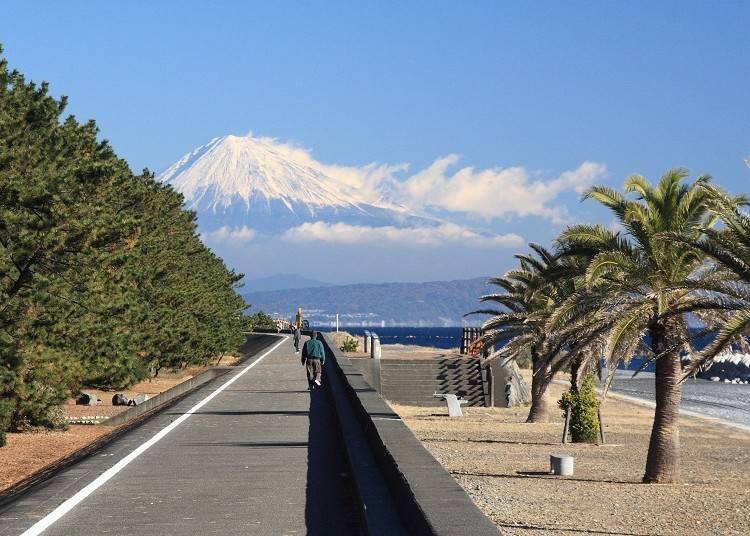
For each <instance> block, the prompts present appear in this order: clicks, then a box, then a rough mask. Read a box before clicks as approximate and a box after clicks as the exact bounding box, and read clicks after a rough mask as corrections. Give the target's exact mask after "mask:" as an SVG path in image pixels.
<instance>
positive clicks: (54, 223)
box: [0, 48, 246, 439]
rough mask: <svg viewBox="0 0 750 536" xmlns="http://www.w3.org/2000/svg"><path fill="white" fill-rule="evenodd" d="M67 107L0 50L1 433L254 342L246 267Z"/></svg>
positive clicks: (54, 418) (46, 421) (50, 422)
mask: <svg viewBox="0 0 750 536" xmlns="http://www.w3.org/2000/svg"><path fill="white" fill-rule="evenodd" d="M65 104H66V99H65V98H64V97H63V98H60V99H55V98H54V97H52V96H50V95H49V90H48V86H47V84H46V83H43V84H39V85H37V84H35V83H33V82H28V81H27V80H26V79H25V77H24V76H23V75H22V74H21V73H19V72H18V71H14V70H10V69H9V67H8V62H7V60H6V59H5V58H4V57H3V56H2V49H1V48H0V147H1V148H2V149H1V150H0V364H1V366H0V401H1V402H0V432H4V431H5V430H8V429H11V430H19V429H24V428H29V427H35V426H43V427H59V426H63V425H64V422H63V420H62V419H61V414H60V412H59V411H58V409H57V408H58V407H59V405H60V404H61V403H62V402H63V401H64V400H65V399H66V398H67V397H69V396H71V395H72V394H75V393H76V392H77V391H78V390H79V389H80V387H81V386H82V385H94V386H99V387H105V388H106V387H112V388H114V387H118V388H119V387H124V386H127V385H129V384H132V383H134V382H137V381H139V380H142V379H144V378H146V377H148V376H149V374H156V373H158V371H159V370H160V369H161V368H162V367H175V366H184V365H187V364H193V363H196V364H197V363H207V362H208V361H209V360H210V359H211V357H214V356H216V355H221V354H225V353H230V352H232V351H234V350H235V349H236V348H237V347H238V345H239V344H240V343H241V341H242V338H243V335H242V328H243V326H244V323H245V320H244V317H243V311H244V309H245V307H246V306H245V303H244V301H243V300H242V298H241V297H240V296H239V295H238V294H237V292H236V290H237V287H238V285H239V281H240V279H241V276H240V275H238V274H236V273H234V272H232V271H231V270H229V269H227V267H226V266H225V265H224V263H223V262H222V260H221V259H219V258H218V257H216V256H215V255H214V254H213V253H212V252H211V251H210V250H209V249H207V248H206V247H205V246H204V245H203V244H202V242H201V241H200V238H199V236H198V233H197V228H196V221H195V215H194V214H193V213H192V212H189V211H186V210H184V208H183V198H182V196H181V195H180V194H178V193H177V192H175V191H174V190H172V189H171V188H170V187H168V186H166V185H164V184H161V183H159V182H157V181H156V180H155V178H154V176H153V175H152V174H151V173H150V172H148V171H147V170H146V171H144V172H142V173H141V174H134V173H133V172H132V171H131V170H130V168H129V167H128V165H127V163H126V162H125V161H123V160H122V159H120V158H118V157H117V155H116V154H115V153H114V151H113V150H112V148H111V146H110V145H109V143H107V142H106V141H100V140H98V139H97V137H98V134H99V132H98V129H97V127H96V125H95V123H94V122H92V121H89V122H87V123H79V122H78V121H77V120H76V119H75V118H74V117H72V116H70V117H66V118H63V113H64V110H65ZM0 439H2V438H1V437H0Z"/></svg>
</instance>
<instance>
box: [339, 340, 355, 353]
mask: <svg viewBox="0 0 750 536" xmlns="http://www.w3.org/2000/svg"><path fill="white" fill-rule="evenodd" d="M357 348H359V341H358V340H357V339H351V338H349V337H347V338H346V340H345V341H344V343H343V344H342V345H341V347H340V348H339V349H340V350H341V351H342V352H356V351H357Z"/></svg>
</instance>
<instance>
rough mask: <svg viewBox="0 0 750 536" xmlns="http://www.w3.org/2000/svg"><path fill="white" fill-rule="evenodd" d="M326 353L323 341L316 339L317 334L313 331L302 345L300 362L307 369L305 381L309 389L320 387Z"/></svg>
mask: <svg viewBox="0 0 750 536" xmlns="http://www.w3.org/2000/svg"><path fill="white" fill-rule="evenodd" d="M325 362H326V353H325V350H324V349H323V343H322V342H320V341H319V340H318V334H317V333H316V332H315V331H313V332H312V333H311V334H310V340H309V341H307V342H306V343H305V345H304V346H303V347H302V363H303V364H304V365H305V369H306V371H307V383H308V385H309V388H310V390H311V391H312V390H313V389H315V388H318V389H319V388H320V387H322V378H323V365H324V364H325Z"/></svg>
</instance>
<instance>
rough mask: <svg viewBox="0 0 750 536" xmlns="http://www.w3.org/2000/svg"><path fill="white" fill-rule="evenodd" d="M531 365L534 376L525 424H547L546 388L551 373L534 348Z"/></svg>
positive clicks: (550, 379)
mask: <svg viewBox="0 0 750 536" xmlns="http://www.w3.org/2000/svg"><path fill="white" fill-rule="evenodd" d="M531 363H532V367H533V373H534V375H533V376H532V378H531V409H529V416H528V417H527V418H526V422H547V421H549V406H550V404H549V397H548V396H547V387H549V384H550V382H551V381H552V371H551V370H550V367H549V365H548V364H547V363H546V362H544V360H543V359H542V357H541V354H540V352H539V350H538V348H536V347H535V346H532V348H531Z"/></svg>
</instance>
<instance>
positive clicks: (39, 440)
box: [0, 425, 112, 491]
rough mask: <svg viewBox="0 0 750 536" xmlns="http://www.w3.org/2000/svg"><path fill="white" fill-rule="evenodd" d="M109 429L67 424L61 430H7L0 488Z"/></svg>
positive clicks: (0, 454) (1, 453)
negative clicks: (14, 431)
mask: <svg viewBox="0 0 750 536" xmlns="http://www.w3.org/2000/svg"><path fill="white" fill-rule="evenodd" d="M111 431H112V429H111V428H108V427H105V426H85V425H80V426H79V425H71V426H70V428H69V429H68V430H66V431H64V432H25V433H22V434H18V433H9V434H8V443H7V445H5V446H4V447H3V448H0V491H3V490H4V489H6V488H8V487H10V486H11V485H13V484H15V483H16V482H18V481H20V480H22V479H24V478H25V477H27V476H29V475H31V474H33V473H35V472H37V471H39V470H40V469H42V468H44V467H46V466H48V465H50V464H51V463H53V462H55V461H57V460H59V459H61V458H64V457H66V456H68V455H69V454H72V453H73V452H75V451H76V450H78V449H80V448H83V447H85V446H86V445H88V444H89V443H92V442H93V441H95V440H96V439H98V438H99V437H101V436H103V435H104V434H106V433H108V432H111Z"/></svg>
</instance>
